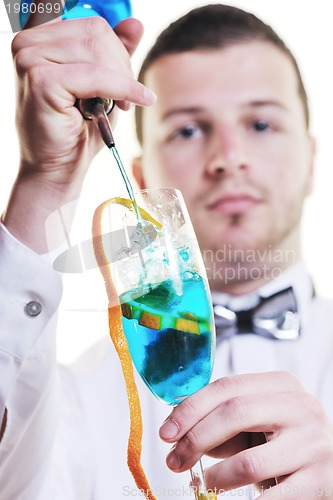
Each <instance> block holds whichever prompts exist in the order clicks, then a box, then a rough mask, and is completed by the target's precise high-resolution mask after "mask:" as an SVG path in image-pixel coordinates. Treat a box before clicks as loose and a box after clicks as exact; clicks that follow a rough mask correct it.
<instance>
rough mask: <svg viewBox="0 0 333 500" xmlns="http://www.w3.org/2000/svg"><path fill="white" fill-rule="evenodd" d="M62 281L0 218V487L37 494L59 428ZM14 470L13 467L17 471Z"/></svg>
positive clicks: (7, 492)
mask: <svg viewBox="0 0 333 500" xmlns="http://www.w3.org/2000/svg"><path fill="white" fill-rule="evenodd" d="M61 293H62V283H61V279H60V276H59V275H58V274H57V273H56V272H55V271H54V269H53V268H52V267H51V266H50V265H49V264H48V263H47V262H46V261H45V260H44V259H43V258H41V257H40V256H39V255H37V254H35V253H34V252H32V251H31V250H29V249H28V248H26V247H25V246H24V245H22V244H21V243H20V242H19V241H17V240H16V239H15V238H14V237H13V236H12V235H11V234H10V233H9V232H8V231H7V230H6V228H5V227H4V226H3V225H0V422H1V421H2V419H3V416H4V413H5V411H6V410H7V423H6V429H5V432H4V435H3V438H2V441H1V443H0V491H1V498H5V499H6V500H14V499H15V500H18V499H21V498H22V499H27V500H30V499H31V500H32V499H34V500H37V499H38V500H39V499H41V498H49V499H50V498H51V496H48V497H45V496H44V497H42V496H41V495H43V493H42V492H43V491H45V490H44V487H45V478H46V476H47V472H46V471H47V469H48V464H49V460H50V457H51V452H52V447H53V442H54V437H55V435H56V429H57V411H58V410H57V408H58V405H57V370H56V335H55V331H56V316H55V311H56V310H57V307H58V305H59V302H60V298H61ZM15 471H16V473H15Z"/></svg>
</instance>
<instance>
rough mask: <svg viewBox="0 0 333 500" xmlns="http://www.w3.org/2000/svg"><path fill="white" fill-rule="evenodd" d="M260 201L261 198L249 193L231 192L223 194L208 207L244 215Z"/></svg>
mask: <svg viewBox="0 0 333 500" xmlns="http://www.w3.org/2000/svg"><path fill="white" fill-rule="evenodd" d="M260 203H261V200H260V198H257V197H255V196H252V195H249V194H230V195H225V196H221V197H220V198H218V199H216V200H215V201H213V202H212V203H210V204H208V205H207V209H208V210H209V211H214V212H218V213H220V214H223V215H242V214H246V213H247V212H249V211H250V210H252V209H253V208H254V207H256V206H257V205H259V204H260Z"/></svg>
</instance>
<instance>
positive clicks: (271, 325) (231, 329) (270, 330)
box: [214, 287, 300, 340]
mask: <svg viewBox="0 0 333 500" xmlns="http://www.w3.org/2000/svg"><path fill="white" fill-rule="evenodd" d="M214 316H215V325H216V333H217V338H218V340H222V339H225V338H228V337H231V336H232V335H235V334H245V333H255V334H257V335H261V336H263V337H266V338H269V339H275V340H296V339H297V338H298V337H299V335H300V318H299V314H298V313H297V304H296V299H295V295H294V292H293V289H292V288H291V287H290V288H286V289H285V290H282V291H281V292H278V293H275V294H274V295H271V296H270V297H267V298H260V301H259V304H258V305H257V306H256V307H253V308H252V309H248V310H245V311H237V312H234V311H231V310H230V309H228V308H227V307H224V306H221V305H218V304H216V305H214Z"/></svg>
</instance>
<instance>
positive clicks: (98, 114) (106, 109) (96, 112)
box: [77, 97, 115, 148]
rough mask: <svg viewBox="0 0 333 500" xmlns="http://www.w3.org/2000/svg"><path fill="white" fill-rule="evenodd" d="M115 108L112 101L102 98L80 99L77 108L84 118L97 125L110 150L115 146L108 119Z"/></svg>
mask: <svg viewBox="0 0 333 500" xmlns="http://www.w3.org/2000/svg"><path fill="white" fill-rule="evenodd" d="M113 106H114V102H113V101H112V99H103V98H101V97H93V98H90V99H79V100H78V101H77V107H78V109H79V110H80V112H81V114H82V116H83V118H85V119H86V120H92V121H93V122H94V123H95V124H96V125H97V127H98V129H99V132H100V134H101V137H102V139H103V142H104V143H105V144H106V146H107V147H108V148H112V147H114V146H115V142H114V138H113V134H112V129H111V125H110V122H109V120H108V117H107V114H109V113H110V112H111V110H112V109H113Z"/></svg>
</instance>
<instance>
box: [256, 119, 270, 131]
mask: <svg viewBox="0 0 333 500" xmlns="http://www.w3.org/2000/svg"><path fill="white" fill-rule="evenodd" d="M252 127H253V129H254V130H255V131H256V132H264V131H265V130H267V129H269V128H270V126H269V123H268V122H267V121H266V120H256V121H255V122H254V123H253V124H252Z"/></svg>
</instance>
